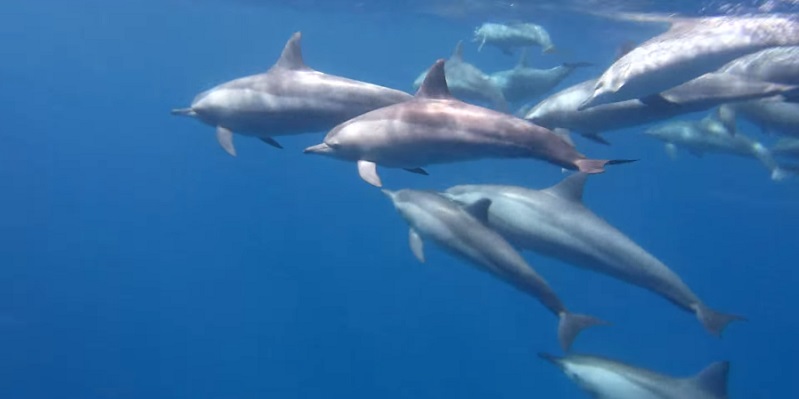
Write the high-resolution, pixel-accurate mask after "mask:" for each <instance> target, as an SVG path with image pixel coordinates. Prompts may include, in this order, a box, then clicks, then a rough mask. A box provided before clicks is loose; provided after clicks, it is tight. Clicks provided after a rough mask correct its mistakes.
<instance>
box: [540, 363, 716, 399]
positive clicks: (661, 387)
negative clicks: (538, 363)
mask: <svg viewBox="0 0 799 399" xmlns="http://www.w3.org/2000/svg"><path fill="white" fill-rule="evenodd" d="M538 356H539V357H541V358H543V359H545V360H547V361H549V362H550V363H552V364H554V365H556V366H558V368H560V369H561V371H563V373H564V374H566V376H568V377H569V379H571V380H572V381H574V382H575V383H577V385H579V386H580V388H582V389H583V390H585V391H586V392H588V393H589V394H591V397H593V398H595V399H727V376H728V375H729V371H730V363H729V362H727V361H723V362H716V363H713V364H711V365H709V366H707V367H706V368H705V369H704V370H702V371H700V372H699V373H698V374H696V375H694V376H692V377H687V378H675V377H672V376H668V375H664V374H660V373H657V372H654V371H651V370H647V369H642V368H639V367H635V366H631V365H629V364H625V363H621V362H619V361H616V360H611V359H607V358H604V357H599V356H589V355H569V356H565V357H557V356H553V355H550V354H547V353H539V354H538Z"/></svg>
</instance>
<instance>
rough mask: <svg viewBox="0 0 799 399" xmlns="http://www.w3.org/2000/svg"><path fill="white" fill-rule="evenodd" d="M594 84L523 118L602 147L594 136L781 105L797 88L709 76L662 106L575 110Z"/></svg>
mask: <svg viewBox="0 0 799 399" xmlns="http://www.w3.org/2000/svg"><path fill="white" fill-rule="evenodd" d="M595 85H596V79H591V80H587V81H584V82H582V83H578V84H576V85H574V86H571V87H568V88H566V89H564V90H561V91H559V92H557V93H555V94H553V95H551V96H549V97H548V98H546V99H544V100H543V101H541V102H540V103H538V104H537V105H535V106H534V107H533V108H532V109H530V110H529V111H527V112H526V114H524V115H523V117H524V118H525V119H527V120H530V121H532V122H533V123H535V124H538V125H541V126H544V127H547V128H550V129H554V128H563V129H569V130H573V131H576V132H579V133H580V134H582V135H584V136H586V137H587V138H589V139H593V140H595V141H598V142H601V143H605V144H607V141H605V139H604V138H602V137H600V136H599V133H601V132H606V131H611V130H618V129H624V128H628V127H633V126H638V125H643V124H647V123H651V122H656V121H659V120H663V119H668V118H671V117H674V116H677V115H681V114H685V113H691V112H700V111H705V110H708V109H710V108H713V107H717V106H720V105H722V104H727V103H735V102H739V101H747V100H753V99H765V100H764V101H766V100H768V101H771V102H775V101H780V100H783V99H784V97H783V96H784V95H785V93H793V92H795V91H796V90H797V86H793V85H785V84H780V83H771V82H763V81H759V80H752V79H749V78H748V77H745V76H739V75H734V74H728V73H720V72H712V73H708V74H705V75H702V76H700V77H698V78H696V79H693V80H691V81H688V82H687V83H684V84H681V85H679V86H677V87H674V88H672V89H669V90H666V91H665V92H663V93H661V98H662V101H652V102H643V101H641V100H638V99H633V100H626V101H620V102H615V103H611V104H603V105H598V106H595V107H591V108H587V109H582V110H581V109H580V104H581V103H582V102H583V101H585V99H587V98H589V97H590V96H591V93H592V92H593V90H594V86H595Z"/></svg>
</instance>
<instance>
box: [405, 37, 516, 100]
mask: <svg viewBox="0 0 799 399" xmlns="http://www.w3.org/2000/svg"><path fill="white" fill-rule="evenodd" d="M444 74H445V75H446V76H447V87H449V91H450V93H452V95H453V96H455V98H458V99H461V100H463V101H466V102H471V103H490V104H491V106H492V107H493V108H494V109H496V110H497V111H502V112H506V111H508V102H507V101H506V99H505V96H504V95H503V94H502V89H501V88H500V87H499V86H497V85H496V84H495V82H494V81H493V80H492V79H491V78H490V77H489V76H488V75H486V74H485V73H483V71H481V70H480V69H478V68H477V67H476V66H474V65H472V64H470V63H468V62H466V61H464V60H463V42H458V44H456V45H455V50H454V51H453V52H452V55H451V56H450V57H449V59H448V60H447V61H446V63H445V64H444ZM426 76H427V71H424V72H422V73H420V74H419V76H418V77H417V78H416V80H414V81H413V88H414V90H419V87H420V86H421V85H422V82H424V78H425V77H426Z"/></svg>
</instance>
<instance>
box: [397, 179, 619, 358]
mask: <svg viewBox="0 0 799 399" xmlns="http://www.w3.org/2000/svg"><path fill="white" fill-rule="evenodd" d="M383 192H384V193H385V194H386V195H387V196H388V197H389V198H390V199H391V201H392V202H393V204H394V207H395V208H396V209H397V211H398V212H399V214H400V215H401V216H402V218H403V219H405V221H406V222H407V223H408V224H409V225H410V230H409V241H410V247H411V250H412V252H413V254H414V256H416V258H417V259H418V260H419V261H420V262H424V259H425V258H424V244H423V241H422V240H423V239H427V240H430V241H433V242H435V243H437V244H438V245H439V246H441V247H442V248H443V249H445V250H446V251H448V252H449V253H451V254H454V255H455V256H457V257H459V258H461V259H464V260H466V261H468V262H470V263H471V264H472V265H475V266H477V267H478V268H479V269H480V270H483V271H485V272H488V273H490V274H492V275H494V277H497V278H499V279H501V280H503V281H505V282H507V283H509V284H510V285H512V286H514V287H515V288H517V289H519V290H521V291H522V292H524V293H526V294H528V295H530V296H532V297H534V298H536V299H538V301H539V302H541V304H542V305H544V306H545V307H546V308H547V309H548V310H549V311H550V312H552V313H553V314H554V315H555V316H557V317H558V318H559V320H560V321H559V323H558V341H559V342H560V345H561V347H562V348H563V350H564V351H568V350H569V348H570V347H571V345H572V342H573V341H574V339H575V338H576V336H577V334H579V333H580V331H582V330H583V329H586V328H588V327H591V326H595V325H599V324H606V323H605V322H603V321H602V320H599V319H597V318H594V317H591V316H585V315H579V314H574V313H571V312H570V311H569V310H568V309H567V308H566V307H565V306H564V305H563V303H562V302H561V301H560V299H559V298H558V296H557V295H556V294H555V292H554V291H552V288H550V287H549V284H547V282H546V281H545V280H544V279H543V278H542V277H541V276H539V275H538V274H537V273H536V272H535V271H534V270H533V269H532V268H530V266H529V265H528V264H527V262H525V260H524V259H523V258H522V257H521V255H519V253H518V252H517V251H516V250H515V249H514V248H513V247H512V246H511V245H510V244H509V243H508V242H507V241H505V239H504V238H502V236H500V235H499V234H497V233H496V232H494V231H493V230H491V229H490V228H488V227H487V226H486V225H485V222H486V221H487V217H488V207H489V206H490V205H491V201H490V200H483V201H478V202H475V203H473V204H470V205H469V206H466V207H462V206H460V205H459V204H457V203H456V202H454V201H452V200H450V199H448V198H445V197H444V196H442V195H440V194H438V193H434V192H429V191H418V190H408V189H405V190H399V191H388V190H383Z"/></svg>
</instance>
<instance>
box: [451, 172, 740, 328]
mask: <svg viewBox="0 0 799 399" xmlns="http://www.w3.org/2000/svg"><path fill="white" fill-rule="evenodd" d="M586 179H587V175H586V174H584V173H575V174H573V175H571V176H569V177H567V178H565V179H563V180H562V181H561V182H560V183H558V184H556V185H554V186H552V187H549V188H547V189H544V190H531V189H527V188H523V187H516V186H502V185H460V186H454V187H451V188H449V189H447V190H446V191H445V192H444V195H445V196H446V197H448V198H451V199H452V200H454V201H455V202H458V203H460V204H463V205H464V206H469V205H471V204H475V203H478V202H481V201H486V200H487V201H491V203H490V207H489V208H488V226H489V227H491V228H492V229H494V230H495V231H497V232H498V233H499V234H501V235H502V236H503V237H505V239H507V240H508V241H509V242H510V243H511V244H513V245H514V246H516V247H518V248H521V249H525V250H530V251H533V252H536V253H539V254H541V255H544V256H547V257H551V258H555V259H560V260H562V261H564V262H567V263H571V264H573V265H575V266H578V267H582V268H585V269H588V270H593V271H596V272H599V273H603V274H606V275H609V276H611V277H614V278H617V279H619V280H622V281H624V282H627V283H630V284H633V285H637V286H639V287H641V288H645V289H647V290H649V291H651V292H654V293H656V294H659V295H660V296H662V297H663V298H665V299H667V300H669V301H670V302H672V303H673V304H675V305H677V306H678V307H680V308H681V309H684V310H686V311H688V312H691V313H694V314H695V315H696V317H697V318H698V319H699V321H700V322H701V323H702V325H703V326H704V327H705V329H706V330H707V331H708V332H710V333H711V334H713V335H716V336H718V335H720V334H721V332H722V330H723V329H724V328H725V327H726V326H727V324H729V323H730V322H732V321H734V320H739V319H741V317H739V316H734V315H727V314H723V313H720V312H717V311H715V310H713V309H711V308H709V307H708V306H707V305H705V303H704V302H703V301H702V300H701V299H699V297H698V296H697V295H696V294H695V293H694V292H693V291H692V290H691V289H690V288H689V287H688V286H687V285H686V284H685V283H684V282H683V280H682V279H681V278H680V276H678V275H677V274H676V273H674V272H673V271H672V270H671V269H669V268H668V266H666V265H664V264H663V263H662V262H661V261H660V260H658V259H657V258H655V257H654V256H652V255H651V254H649V253H648V252H647V251H646V250H644V249H643V248H641V247H640V246H638V244H636V243H635V242H633V241H632V240H631V239H630V238H628V237H627V236H626V235H624V233H622V232H621V231H619V230H617V229H616V228H615V227H613V226H612V225H610V224H609V223H608V222H606V221H605V220H603V219H602V218H600V217H599V216H597V215H596V214H594V213H593V212H592V211H591V210H590V209H588V208H587V207H586V206H585V205H584V204H583V188H584V186H585V182H586Z"/></svg>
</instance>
